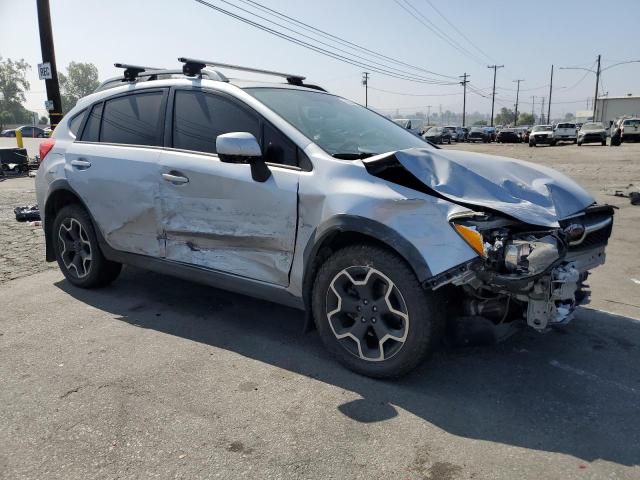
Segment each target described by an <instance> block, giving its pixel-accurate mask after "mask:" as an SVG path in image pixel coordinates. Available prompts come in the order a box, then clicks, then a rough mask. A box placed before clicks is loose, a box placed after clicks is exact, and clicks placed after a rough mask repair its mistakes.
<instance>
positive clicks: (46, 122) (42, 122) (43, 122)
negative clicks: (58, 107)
mask: <svg viewBox="0 0 640 480" xmlns="http://www.w3.org/2000/svg"><path fill="white" fill-rule="evenodd" d="M38 124H40V125H49V117H45V116H44V115H43V116H42V117H40V120H39V121H38Z"/></svg>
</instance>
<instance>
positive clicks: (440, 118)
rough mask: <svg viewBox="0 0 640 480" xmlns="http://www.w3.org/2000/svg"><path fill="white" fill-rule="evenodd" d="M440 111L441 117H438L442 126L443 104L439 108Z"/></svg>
mask: <svg viewBox="0 0 640 480" xmlns="http://www.w3.org/2000/svg"><path fill="white" fill-rule="evenodd" d="M439 111H440V116H439V117H438V120H439V121H440V125H442V104H440V106H439Z"/></svg>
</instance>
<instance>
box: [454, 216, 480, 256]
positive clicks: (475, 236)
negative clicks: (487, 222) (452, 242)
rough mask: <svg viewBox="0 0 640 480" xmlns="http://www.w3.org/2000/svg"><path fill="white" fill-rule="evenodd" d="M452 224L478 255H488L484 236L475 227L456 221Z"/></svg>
mask: <svg viewBox="0 0 640 480" xmlns="http://www.w3.org/2000/svg"><path fill="white" fill-rule="evenodd" d="M451 226H452V227H453V228H454V230H455V231H456V232H458V235H460V236H461V237H462V238H463V240H464V241H465V242H467V244H468V245H469V246H470V247H471V248H472V249H473V250H474V251H475V252H476V253H477V254H478V255H480V256H481V257H486V256H487V252H486V250H485V247H484V238H483V237H482V234H481V233H480V232H479V231H478V230H477V229H476V228H475V227H467V226H466V225H461V224H459V223H455V222H451Z"/></svg>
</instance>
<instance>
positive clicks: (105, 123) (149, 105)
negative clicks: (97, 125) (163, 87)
mask: <svg viewBox="0 0 640 480" xmlns="http://www.w3.org/2000/svg"><path fill="white" fill-rule="evenodd" d="M163 97H164V92H162V91H156V92H148V93H146V92H145V93H136V94H132V95H125V96H122V97H116V98H113V99H111V100H107V101H106V102H105V105H104V112H103V114H102V128H101V130H100V141H101V142H106V143H122V144H127V145H150V146H161V145H162V126H163V125H164V115H162V99H163Z"/></svg>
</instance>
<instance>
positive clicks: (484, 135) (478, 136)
mask: <svg viewBox="0 0 640 480" xmlns="http://www.w3.org/2000/svg"><path fill="white" fill-rule="evenodd" d="M467 141H468V142H483V143H489V142H490V141H491V135H490V134H489V132H487V131H486V130H485V129H484V128H481V127H472V128H471V130H470V131H469V135H468V136H467Z"/></svg>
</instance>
